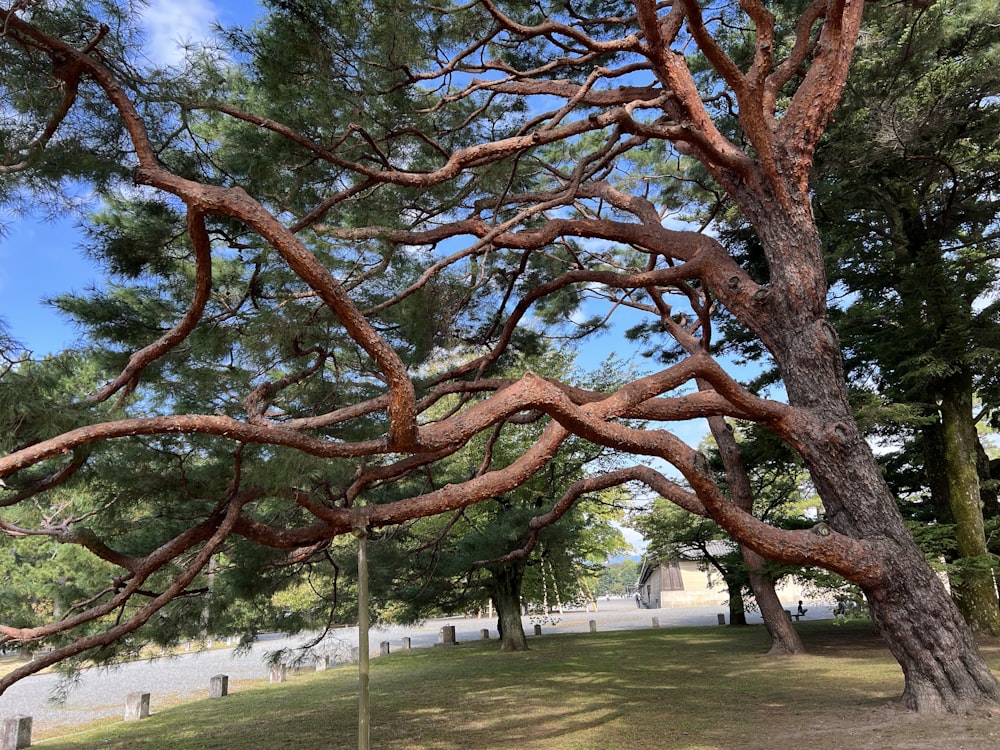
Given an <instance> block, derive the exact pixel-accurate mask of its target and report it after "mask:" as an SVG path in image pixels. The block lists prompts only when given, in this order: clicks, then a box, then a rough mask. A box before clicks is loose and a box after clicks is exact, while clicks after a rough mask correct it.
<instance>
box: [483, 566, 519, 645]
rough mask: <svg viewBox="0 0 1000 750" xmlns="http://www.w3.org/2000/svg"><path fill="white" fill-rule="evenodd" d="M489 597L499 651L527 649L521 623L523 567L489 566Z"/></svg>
mask: <svg viewBox="0 0 1000 750" xmlns="http://www.w3.org/2000/svg"><path fill="white" fill-rule="evenodd" d="M489 570H490V574H491V575H492V578H493V581H492V583H493V586H492V592H491V598H492V599H493V606H494V607H495V608H496V611H497V630H498V631H499V633H500V650H501V651H527V650H528V639H527V638H526V637H525V635H524V625H523V624H522V623H521V580H522V579H523V577H524V568H523V567H522V566H521V565H519V564H516V563H507V564H504V565H499V566H496V567H491V568H490V569H489Z"/></svg>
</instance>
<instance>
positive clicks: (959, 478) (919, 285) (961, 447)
mask: <svg viewBox="0 0 1000 750" xmlns="http://www.w3.org/2000/svg"><path fill="white" fill-rule="evenodd" d="M997 22H1000V5H998V4H997V3H996V2H992V1H991V0H987V1H985V2H976V3H971V4H970V3H954V2H948V1H942V2H936V3H933V4H930V5H914V6H912V7H909V8H907V9H902V10H894V11H892V12H887V10H886V9H882V8H873V12H872V18H871V21H870V23H869V24H868V26H867V27H866V32H865V33H864V34H863V35H862V38H861V43H860V44H859V46H858V51H857V57H856V60H855V63H854V70H855V75H853V77H852V78H851V79H850V81H849V83H848V86H847V88H846V91H845V94H844V98H843V101H842V103H841V106H840V109H839V110H838V115H837V118H836V120H835V122H834V124H833V125H832V126H831V128H830V130H829V132H828V134H827V137H826V139H825V141H824V144H823V145H822V147H821V148H820V150H819V154H818V159H817V174H818V175H819V177H820V179H817V181H816V182H815V185H816V203H817V206H818V209H817V210H818V216H819V221H820V228H821V231H822V234H823V237H824V241H825V245H826V247H827V249H828V251H829V254H830V261H829V263H830V273H831V276H832V278H833V279H834V280H835V282H836V283H837V285H838V286H837V287H836V289H837V290H838V292H839V302H838V303H837V312H838V314H837V316H836V318H835V320H836V322H837V325H838V329H839V331H840V334H841V338H842V340H843V341H844V344H845V349H846V352H847V358H846V362H847V365H848V367H849V368H850V369H851V372H852V376H853V381H854V382H855V383H856V384H857V386H858V388H859V390H861V391H869V392H872V393H874V394H876V395H877V396H878V397H879V398H880V399H882V400H883V401H885V402H888V403H892V404H897V405H899V407H903V409H902V410H900V409H899V408H898V407H897V411H896V414H897V416H898V415H900V414H903V415H907V414H908V415H909V418H908V419H906V418H905V416H904V420H905V427H906V428H907V429H909V430H912V431H913V433H914V437H915V438H919V442H920V443H921V444H922V446H923V466H924V471H925V473H926V477H927V478H926V480H925V481H926V484H925V486H926V487H927V488H928V490H929V492H930V494H931V495H932V496H933V499H932V500H931V503H930V505H931V507H937V508H942V509H947V511H946V515H945V516H944V517H939V519H938V520H939V522H943V523H953V524H954V529H955V538H956V542H957V546H956V550H955V552H956V559H955V563H956V564H955V566H954V567H953V571H954V574H953V575H952V593H953V594H954V596H955V597H956V600H957V602H958V604H959V606H960V608H961V610H962V613H963V615H964V616H965V618H966V620H967V621H968V622H969V624H970V625H971V626H972V627H973V629H974V630H976V631H977V632H981V633H987V634H992V635H997V634H998V633H1000V606H998V599H997V587H996V583H995V577H994V568H995V566H994V562H993V561H994V557H993V556H992V555H991V554H990V552H989V550H988V547H987V542H986V535H985V533H984V522H983V502H982V497H981V491H980V477H979V472H978V470H977V466H978V464H979V448H978V446H977V442H978V438H977V432H976V422H977V421H978V420H989V419H990V418H991V416H992V415H993V414H994V412H995V410H996V407H997V404H998V401H997V378H996V372H997V366H998V364H1000V359H998V352H1000V333H998V332H1000V326H998V323H1000V317H998V316H1000V305H998V304H997V303H996V300H995V296H996V289H997V284H998V282H1000V276H998V273H997V266H996V262H995V258H996V257H997V253H998V251H1000V222H998V219H997V216H998V209H1000V202H998V201H1000V196H998V195H997V191H996V189H995V186H996V184H997V181H998V178H1000V151H998V149H997V146H998V143H1000V142H998V133H1000V106H998V105H997V99H996V92H997V91H998V90H1000V72H998V70H1000V67H998V64H997V63H998V62H1000V41H998V39H997V35H996V34H994V33H992V31H991V29H992V28H993V27H995V25H996V23H997ZM977 399H979V400H981V403H980V405H979V406H976V405H975V404H976V401H977ZM859 403H863V401H860V402H859ZM882 409H883V412H882V413H888V412H889V410H888V409H886V408H885V405H883V407H882ZM873 416H874V415H873ZM883 429H885V428H883ZM987 478H988V476H987Z"/></svg>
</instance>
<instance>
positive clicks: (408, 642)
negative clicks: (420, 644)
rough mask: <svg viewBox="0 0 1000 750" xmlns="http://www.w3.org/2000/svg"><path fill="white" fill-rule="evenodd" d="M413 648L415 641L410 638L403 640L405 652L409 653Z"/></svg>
mask: <svg viewBox="0 0 1000 750" xmlns="http://www.w3.org/2000/svg"><path fill="white" fill-rule="evenodd" d="M411 648H413V641H412V640H410V639H409V638H404V639H403V650H404V651H409V650H410V649H411Z"/></svg>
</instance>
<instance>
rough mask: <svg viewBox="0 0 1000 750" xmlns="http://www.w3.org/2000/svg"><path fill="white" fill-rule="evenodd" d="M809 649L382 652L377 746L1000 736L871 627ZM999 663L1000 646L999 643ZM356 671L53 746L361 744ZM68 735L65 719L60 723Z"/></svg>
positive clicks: (376, 677)
mask: <svg viewBox="0 0 1000 750" xmlns="http://www.w3.org/2000/svg"><path fill="white" fill-rule="evenodd" d="M799 628H800V632H802V634H803V637H804V639H805V640H806V642H807V647H808V648H809V649H810V652H811V653H810V655H809V656H805V657H778V658H776V657H769V656H766V655H765V653H764V652H765V651H766V649H767V646H768V642H767V635H766V632H765V631H764V629H763V628H762V627H759V626H757V627H749V628H670V629H660V630H652V629H651V630H642V631H624V632H609V633H604V632H602V633H590V634H564V635H553V636H542V637H535V638H531V639H530V645H531V650H530V651H529V652H527V653H521V654H501V653H499V652H498V651H497V649H496V643H495V642H493V643H489V642H482V641H479V642H469V643H463V644H460V645H459V646H457V647H454V648H433V649H421V650H414V651H402V652H398V653H393V654H391V655H389V656H384V657H379V658H378V659H375V660H373V661H372V672H371V690H372V728H371V737H372V742H371V746H372V747H373V748H379V749H389V750H403V749H404V748H405V749H406V750H413V749H415V748H428V749H431V748H433V749H435V750H437V749H440V750H445V749H449V750H450V749H454V750H470V749H473V748H490V749H497V750H500V749H502V748H512V749H513V748H518V749H524V748H532V749H535V748H537V749H540V750H557V749H558V750H626V749H627V750H647V749H649V750H652V749H653V748H656V750H728V749H730V748H732V749H734V750H735V749H736V748H741V749H743V748H748V749H751V750H752V749H754V748H760V749H761V750H776V749H779V748H784V747H787V748H789V749H790V750H792V749H794V748H799V747H803V748H808V749H809V750H859V749H863V748H880V749H881V748H917V747H923V748H937V747H947V748H965V749H966V750H978V748H984V749H985V748H994V747H1000V720H998V719H997V718H994V717H991V716H987V715H984V716H973V717H954V718H952V717H945V718H942V717H936V718H929V719H926V718H917V717H914V716H913V715H912V714H910V713H909V712H907V711H903V710H900V709H898V708H894V707H893V706H892V701H893V699H895V698H896V697H897V696H898V695H899V694H900V692H901V691H902V684H903V680H902V675H901V673H900V670H899V667H898V666H897V665H896V663H895V662H894V661H893V660H892V658H891V657H890V656H889V654H888V652H887V650H886V649H885V647H884V645H883V644H882V643H881V641H879V640H877V639H876V638H874V637H873V635H872V633H871V628H870V626H867V625H863V624H851V625H843V626H834V625H832V624H830V623H828V622H826V623H824V622H813V623H803V624H801V625H800V626H799ZM984 651H985V653H986V654H987V658H989V659H990V661H991V664H992V665H993V666H994V668H996V667H998V666H1000V646H998V645H996V644H994V643H990V644H987V645H986V646H985V648H984ZM356 680H357V673H356V669H355V668H353V667H342V668H338V669H333V670H328V671H325V672H319V673H306V674H302V675H299V676H296V677H294V678H293V679H292V680H291V681H289V682H286V683H283V684H274V685H268V684H263V685H260V686H255V687H252V688H247V689H243V690H240V691H239V692H235V693H232V694H230V695H229V696H228V697H226V698H223V699H216V700H207V699H206V700H201V701H197V702H193V703H188V704H184V705H180V706H174V707H171V708H167V709H163V710H158V709H157V706H156V695H155V694H154V695H153V697H152V710H153V711H154V714H153V716H151V717H150V718H148V719H145V720H143V721H141V722H133V723H128V724H126V723H124V722H115V723H103V724H98V725H94V726H93V727H92V728H89V729H87V730H86V731H82V732H78V733H76V734H74V735H73V736H70V737H66V736H63V737H50V738H44V739H36V741H35V743H34V745H38V746H40V747H44V748H46V750H71V749H73V750H81V749H82V748H110V749H112V750H165V749H167V748H169V750H209V749H216V748H218V749H219V750H222V749H223V748H225V749H226V750H230V749H232V748H236V749H237V750H265V748H266V749H267V750H272V749H274V748H295V749H296V750H314V749H315V750H319V749H320V748H323V749H324V750H328V749H329V748H351V747H356V743H357V729H356V725H357V716H356V710H357V700H356V693H355V687H356ZM60 731H61V732H62V733H65V731H66V730H60Z"/></svg>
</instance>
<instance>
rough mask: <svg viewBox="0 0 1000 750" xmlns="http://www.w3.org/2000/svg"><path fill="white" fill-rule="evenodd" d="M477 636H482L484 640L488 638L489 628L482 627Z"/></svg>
mask: <svg viewBox="0 0 1000 750" xmlns="http://www.w3.org/2000/svg"><path fill="white" fill-rule="evenodd" d="M479 637H480V638H482V639H483V640H484V641H488V640H489V639H490V629H489V628H482V629H481V630H480V631H479Z"/></svg>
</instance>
